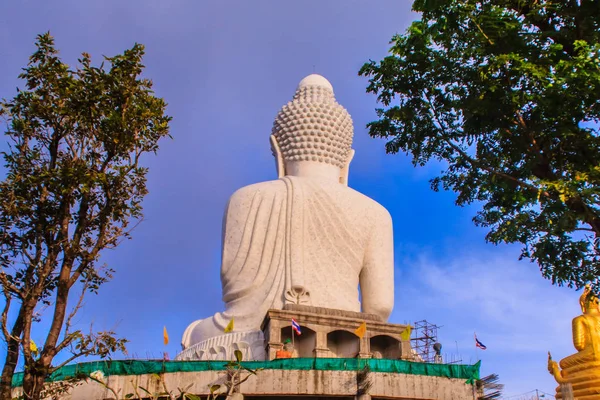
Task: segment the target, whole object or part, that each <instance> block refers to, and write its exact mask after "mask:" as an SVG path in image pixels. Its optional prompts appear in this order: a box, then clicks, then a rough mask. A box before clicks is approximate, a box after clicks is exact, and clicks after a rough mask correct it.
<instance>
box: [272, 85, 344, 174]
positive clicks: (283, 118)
mask: <svg viewBox="0 0 600 400" xmlns="http://www.w3.org/2000/svg"><path fill="white" fill-rule="evenodd" d="M353 134H354V128H353V125H352V118H351V117H350V114H348V111H346V109H345V108H344V107H342V106H341V105H340V104H339V103H338V102H337V101H336V100H335V96H334V94H333V87H332V86H331V84H330V83H329V81H328V80H327V79H325V78H323V77H322V76H321V75H317V74H312V75H309V76H307V77H306V78H304V79H302V81H300V83H299V84H298V88H297V89H296V93H295V95H294V98H293V99H292V101H290V102H288V103H287V104H286V105H284V106H283V107H282V108H281V110H280V111H279V113H278V114H277V117H276V118H275V122H274V123H273V129H272V134H271V149H272V151H273V155H274V156H275V158H276V163H277V172H278V175H279V177H283V176H285V175H301V174H302V172H303V171H308V172H309V174H310V175H313V174H314V175H328V176H335V177H336V178H338V180H339V182H340V183H342V184H347V182H348V167H349V165H350V161H352V157H353V156H354V150H352V137H353Z"/></svg>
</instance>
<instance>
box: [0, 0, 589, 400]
mask: <svg viewBox="0 0 600 400" xmlns="http://www.w3.org/2000/svg"><path fill="white" fill-rule="evenodd" d="M410 4H411V2H410V1H407V0H396V1H377V2H361V1H351V0H344V1H342V0H339V1H332V0H328V1H323V0H319V1H317V0H310V1H303V2H284V1H275V0H273V1H262V0H261V1H242V0H240V1H223V0H222V1H179V0H173V1H168V2H167V1H154V0H146V1H141V0H139V1H133V0H130V1H118V0H105V1H102V2H87V1H62V0H61V1H58V0H55V1H52V2H43V1H30V0H21V1H3V2H0V97H3V98H11V97H13V96H14V95H15V93H16V89H15V88H16V87H23V86H24V85H23V82H20V81H19V80H18V79H17V75H18V74H19V73H20V69H21V68H22V67H24V66H25V65H26V63H27V58H28V57H29V55H31V53H33V51H34V41H35V37H36V35H37V34H40V33H43V32H46V31H50V33H51V34H52V35H53V36H54V37H55V39H56V46H57V48H58V49H59V50H60V52H61V56H62V57H63V60H64V61H65V62H67V63H69V64H71V65H74V64H75V63H76V59H77V57H78V56H79V55H80V53H81V52H83V51H85V52H88V53H90V54H91V56H92V59H93V60H94V61H95V63H96V65H97V64H99V62H100V61H101V59H102V55H107V56H112V55H115V54H117V53H120V52H122V51H123V50H125V49H127V48H130V47H131V46H132V45H133V44H134V43H135V42H138V43H142V44H144V45H145V46H146V57H145V59H144V64H145V65H146V69H145V72H144V75H145V76H146V77H149V78H151V79H152V80H153V81H154V84H155V86H154V87H155V90H156V94H157V95H158V96H160V97H164V98H165V100H166V101H167V103H168V104H169V106H168V113H169V114H170V115H171V116H173V122H172V124H171V134H172V136H173V140H165V141H163V142H162V144H161V149H160V151H159V153H158V155H157V156H155V157H149V158H147V159H146V163H147V165H148V166H149V168H150V173H149V176H148V179H149V180H148V187H149V190H150V193H149V195H148V196H147V197H146V199H145V202H144V210H145V219H144V221H143V223H142V224H141V225H140V226H139V227H138V228H137V229H136V230H135V231H134V234H133V240H131V241H127V242H125V243H123V244H122V245H121V246H120V247H119V248H118V249H116V250H114V251H111V252H108V253H105V255H104V257H103V259H104V261H105V262H107V263H108V264H109V265H110V266H111V267H113V268H114V269H115V270H117V273H116V275H115V278H114V279H113V281H112V282H110V283H109V284H107V285H106V286H105V287H103V288H102V289H101V291H100V294H99V295H97V296H88V297H87V299H86V302H85V308H84V310H83V311H82V312H81V313H80V317H79V320H78V324H79V326H81V327H82V328H84V329H87V327H88V326H89V324H90V323H93V324H94V328H95V329H98V330H102V329H110V328H114V329H116V330H117V331H118V333H119V334H121V335H123V336H125V337H127V338H128V339H129V340H130V341H131V342H130V344H129V346H128V348H129V356H134V357H139V358H147V357H160V355H161V353H162V351H164V350H165V349H164V347H163V345H162V329H163V325H166V326H167V329H168V331H169V334H170V336H171V343H170V344H169V345H168V346H167V349H166V350H168V351H169V352H170V354H171V356H174V355H175V354H176V352H177V351H178V350H179V341H180V337H181V335H182V333H183V330H184V329H185V328H186V327H187V325H188V324H189V323H191V322H192V321H194V320H196V319H199V318H204V317H207V316H209V315H212V313H214V312H216V311H219V310H221V309H222V307H223V303H222V301H221V288H220V282H219V266H220V242H221V223H222V214H223V210H224V207H225V203H226V201H227V199H228V197H229V196H230V195H231V194H232V193H233V192H234V191H235V190H236V189H238V188H240V187H242V186H244V185H248V184H251V183H255V182H259V181H264V180H270V179H275V178H276V172H275V163H274V160H273V157H272V156H271V152H270V148H269V135H270V130H271V126H272V123H273V119H274V117H275V115H276V113H277V111H278V110H279V108H280V107H281V106H282V105H283V104H285V103H286V102H287V101H289V100H291V97H292V95H293V93H294V90H295V88H296V85H297V84H298V82H299V81H300V80H301V79H302V78H303V77H305V76H306V75H309V74H311V73H313V72H316V73H319V74H321V75H323V76H325V77H326V78H327V79H328V80H329V81H330V82H331V83H332V85H333V87H334V91H335V94H336V98H337V100H338V102H339V103H341V104H342V105H343V106H344V107H345V108H346V109H347V110H348V111H349V113H350V114H351V115H352V117H353V120H354V129H355V134H354V135H355V136H354V145H353V147H354V149H355V150H356V156H355V158H354V161H353V162H352V164H351V168H350V180H349V183H350V186H351V187H353V188H355V189H356V190H358V191H360V192H362V193H364V194H366V195H367V196H369V197H371V198H373V199H375V200H376V201H378V202H379V203H381V204H382V205H383V206H385V207H386V208H387V209H388V210H389V211H390V213H391V215H392V218H393V221H394V237H395V266H396V267H395V281H396V304H395V308H394V311H393V314H392V316H391V319H390V321H391V322H395V323H406V322H411V323H412V322H414V321H418V320H422V319H427V320H428V321H430V322H432V323H435V324H437V325H439V326H442V328H441V329H440V330H439V341H440V342H441V343H442V345H443V346H444V347H443V349H442V353H443V354H448V355H452V357H453V358H454V359H462V360H463V362H465V363H473V362H475V361H476V360H477V358H481V359H482V374H484V375H485V374H489V373H492V372H495V373H498V374H499V375H500V379H501V381H502V382H503V383H505V384H506V388H505V395H506V398H510V397H509V396H511V395H517V394H520V393H523V392H527V391H530V390H533V389H536V388H537V389H540V390H543V391H545V392H549V393H553V392H554V387H555V386H556V385H555V383H554V382H553V379H552V378H551V376H550V375H549V374H548V373H547V371H546V357H547V351H548V350H551V351H552V354H553V358H555V359H560V358H563V357H565V356H567V355H568V354H571V353H573V352H574V349H573V347H572V344H571V332H570V331H571V329H570V325H571V322H570V320H571V319H572V318H573V317H575V316H576V315H578V313H579V312H580V310H579V306H578V303H577V298H578V296H579V293H576V292H574V291H572V290H570V289H567V288H557V287H552V286H551V284H550V282H549V281H546V280H544V279H543V278H542V277H541V274H540V273H539V271H538V269H537V267H536V266H535V265H533V264H530V263H528V262H519V261H517V258H518V254H519V248H518V247H514V246H506V245H503V246H493V245H490V244H486V243H485V240H484V236H485V233H486V232H485V230H483V229H478V228H476V227H474V225H473V223H472V222H471V218H472V217H473V215H474V214H475V212H476V210H477V207H478V205H473V206H471V207H465V208H458V207H456V206H455V205H454V198H455V196H454V194H453V193H449V192H439V193H436V192H433V191H432V190H431V189H430V188H429V179H431V178H432V177H434V176H435V174H436V173H437V172H439V171H440V170H441V169H442V168H443V166H442V165H436V164H430V165H428V166H426V167H420V168H415V167H413V166H412V164H411V162H410V159H409V158H408V157H407V156H405V155H402V154H399V155H386V154H385V151H384V142H383V141H381V140H375V139H372V138H370V137H369V136H368V133H367V129H366V127H365V126H366V124H367V123H368V122H369V121H372V120H374V119H375V118H376V115H375V107H376V106H377V104H376V99H375V98H374V96H372V95H369V94H366V93H365V88H366V86H367V80H366V79H365V78H362V77H359V76H358V70H359V68H360V67H361V65H362V64H363V63H364V62H367V61H368V60H369V59H373V60H380V59H381V58H382V57H384V56H385V55H386V53H387V50H388V47H389V45H388V42H389V40H390V39H391V37H392V36H393V35H394V34H396V33H402V32H404V30H405V29H406V28H407V26H408V24H409V23H410V22H411V21H412V20H414V19H416V18H417V15H416V14H414V13H411V11H410ZM2 129H3V130H4V127H3V128H2ZM0 149H2V150H4V149H6V143H5V140H4V139H2V140H1V141H0ZM3 175H4V172H3V171H0V177H3ZM474 332H477V336H478V338H479V339H480V340H481V341H482V342H483V343H484V344H485V345H486V346H487V347H488V349H487V350H485V351H479V352H477V353H476V351H475V346H474V340H473V333H474ZM44 337H45V331H44V329H43V325H42V326H40V327H39V328H38V329H37V330H36V331H34V333H33V338H34V340H36V341H38V342H41V341H42V338H44ZM4 352H5V347H4V344H3V345H2V347H0V356H1V357H4ZM512 398H518V397H512Z"/></svg>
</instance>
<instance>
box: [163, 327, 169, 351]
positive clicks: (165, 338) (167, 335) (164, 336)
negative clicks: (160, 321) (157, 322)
mask: <svg viewBox="0 0 600 400" xmlns="http://www.w3.org/2000/svg"><path fill="white" fill-rule="evenodd" d="M163 341H164V343H165V346H166V345H168V344H169V334H168V333H167V327H166V326H164V327H163Z"/></svg>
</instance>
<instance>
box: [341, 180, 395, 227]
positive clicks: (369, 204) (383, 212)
mask: <svg viewBox="0 0 600 400" xmlns="http://www.w3.org/2000/svg"><path fill="white" fill-rule="evenodd" d="M344 189H345V190H346V191H347V193H348V196H350V197H352V201H353V202H354V204H356V206H357V208H361V209H363V210H365V211H366V213H367V214H368V216H369V218H372V219H374V220H375V221H377V222H378V223H381V222H387V221H390V222H391V220H392V216H391V215H390V212H389V211H388V210H387V208H385V207H384V206H382V205H381V204H379V203H378V202H377V201H375V200H373V199H372V198H370V197H369V196H367V195H365V194H362V193H361V192H359V191H358V190H355V189H352V188H351V187H345V188H344Z"/></svg>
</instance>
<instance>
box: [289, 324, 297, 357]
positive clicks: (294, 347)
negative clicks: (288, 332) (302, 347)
mask: <svg viewBox="0 0 600 400" xmlns="http://www.w3.org/2000/svg"><path fill="white" fill-rule="evenodd" d="M290 328H292V354H294V350H295V349H296V346H295V345H294V336H296V335H294V325H293V323H292V326H290Z"/></svg>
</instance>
